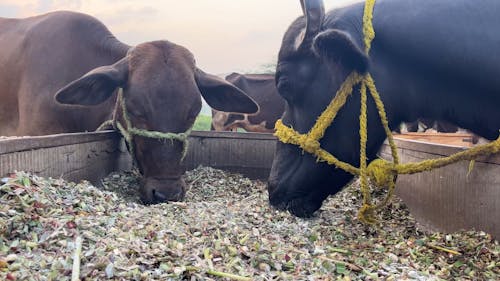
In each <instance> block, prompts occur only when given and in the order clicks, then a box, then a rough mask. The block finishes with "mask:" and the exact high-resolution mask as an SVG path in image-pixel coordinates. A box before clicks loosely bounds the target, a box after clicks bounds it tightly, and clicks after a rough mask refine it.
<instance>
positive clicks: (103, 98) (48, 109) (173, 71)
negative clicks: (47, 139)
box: [0, 12, 258, 203]
mask: <svg viewBox="0 0 500 281" xmlns="http://www.w3.org/2000/svg"><path fill="white" fill-rule="evenodd" d="M119 88H121V89H123V97H124V107H125V108H124V110H125V111H126V112H127V115H128V116H129V117H128V118H126V117H124V113H123V112H124V111H123V108H119V109H118V110H117V111H116V112H117V114H116V121H118V122H120V123H122V124H127V123H128V122H127V121H125V120H124V119H127V120H128V121H129V123H130V125H131V126H132V127H133V128H136V129H140V130H145V131H156V132H162V133H183V132H185V131H187V130H188V129H189V128H190V127H191V126H192V124H193V123H194V120H195V118H196V116H197V115H198V113H199V111H200V109H201V95H203V97H204V98H205V100H206V101H207V102H208V103H209V105H211V106H212V107H215V108H217V109H219V110H227V111H232V110H233V111H237V112H238V111H242V112H248V113H251V112H255V111H257V109H258V108H257V106H256V104H255V103H254V102H253V101H252V100H251V99H250V98H248V97H247V96H246V95H245V94H244V93H243V92H242V91H241V90H239V89H238V88H236V87H234V86H233V85H231V84H229V83H227V82H226V81H224V80H223V79H220V78H218V77H216V76H214V75H210V74H207V73H204V72H203V71H201V70H200V69H198V68H197V67H196V65H195V63H194V58H193V55H192V54H191V53H190V52H189V51H188V50H187V49H185V48H184V47H182V46H179V45H176V44H174V43H172V42H169V41H153V42H146V43H143V44H140V45H137V46H135V47H130V46H128V45H126V44H123V43H121V42H120V41H118V40H117V39H116V38H115V37H114V36H113V35H112V34H111V33H110V32H109V31H108V29H107V28H106V27H105V26H104V25H103V24H102V23H100V22H99V21H98V20H97V19H95V18H93V17H91V16H88V15H84V14H80V13H73V12H53V13H49V14H45V15H40V16H35V17H31V18H26V19H2V18H0V98H1V102H0V135H42V134H53V133H68V132H82V131H94V130H95V129H96V128H97V127H98V126H99V125H100V124H102V123H103V122H104V121H106V120H108V119H110V118H111V116H112V112H113V111H114V109H115V101H116V96H117V94H116V93H117V92H118V89H119ZM126 129H132V128H126ZM131 145H133V146H134V147H135V149H134V152H135V153H134V155H133V157H135V159H136V160H137V163H138V166H139V169H140V171H141V173H142V174H143V176H144V180H143V185H142V188H141V194H140V195H141V198H142V199H143V201H144V202H145V203H156V202H163V201H167V200H180V199H182V198H183V196H184V194H185V184H184V181H183V180H182V178H181V175H182V173H183V170H182V168H181V165H180V162H181V160H182V150H183V144H182V143H181V142H178V141H172V142H165V141H159V140H158V139H154V138H150V137H144V136H137V135H134V136H133V137H132V139H131Z"/></svg>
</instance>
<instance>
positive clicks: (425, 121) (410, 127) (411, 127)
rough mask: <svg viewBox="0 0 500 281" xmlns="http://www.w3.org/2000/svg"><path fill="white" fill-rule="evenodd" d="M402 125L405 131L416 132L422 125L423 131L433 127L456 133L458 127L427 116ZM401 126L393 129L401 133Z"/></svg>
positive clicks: (441, 130)
mask: <svg viewBox="0 0 500 281" xmlns="http://www.w3.org/2000/svg"><path fill="white" fill-rule="evenodd" d="M404 125H405V127H406V131H407V132H418V131H419V129H420V127H422V130H423V131H424V132H425V131H427V130H429V129H433V130H435V131H436V132H439V133H456V132H457V131H458V127H457V126H455V125H453V124H451V123H449V122H446V121H435V120H432V119H429V118H418V119H417V120H416V121H413V122H405V123H404ZM401 127H402V126H399V127H397V128H396V129H395V130H394V131H395V132H397V133H401Z"/></svg>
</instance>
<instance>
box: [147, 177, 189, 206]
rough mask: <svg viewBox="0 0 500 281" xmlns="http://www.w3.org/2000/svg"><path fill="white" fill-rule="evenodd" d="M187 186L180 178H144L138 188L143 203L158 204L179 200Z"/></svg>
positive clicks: (181, 198) (184, 193)
mask: <svg viewBox="0 0 500 281" xmlns="http://www.w3.org/2000/svg"><path fill="white" fill-rule="evenodd" d="M186 191H187V186H186V183H185V182H184V180H183V179H182V178H177V179H156V178H146V179H145V180H144V184H143V185H142V187H141V190H140V197H141V200H142V202H143V203H144V204H158V203H164V202H168V201H181V200H183V199H184V196H185V195H186Z"/></svg>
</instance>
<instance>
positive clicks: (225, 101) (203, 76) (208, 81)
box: [195, 69, 259, 114]
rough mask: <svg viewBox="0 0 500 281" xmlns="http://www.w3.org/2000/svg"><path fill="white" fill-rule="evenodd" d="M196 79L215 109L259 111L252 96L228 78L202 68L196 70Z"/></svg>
mask: <svg viewBox="0 0 500 281" xmlns="http://www.w3.org/2000/svg"><path fill="white" fill-rule="evenodd" d="M195 79H196V84H197V85H198V89H200V92H201V95H202V96H203V98H204V99H205V101H206V102H207V103H208V105H210V107H212V108H213V109H215V110H219V111H225V112H237V113H249V114H252V113H257V112H258V111H259V106H258V105H257V103H256V102H255V101H254V100H253V99H252V98H250V97H249V96H247V95H246V94H245V93H244V92H243V91H242V90H241V89H239V88H238V87H236V86H234V85H233V84H231V83H229V82H227V81H226V80H224V79H222V78H220V77H217V76H215V75H212V74H208V73H205V72H203V71H201V70H200V69H197V70H196V72H195Z"/></svg>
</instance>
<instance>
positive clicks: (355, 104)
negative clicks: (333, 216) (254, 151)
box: [268, 0, 500, 216]
mask: <svg viewBox="0 0 500 281" xmlns="http://www.w3.org/2000/svg"><path fill="white" fill-rule="evenodd" d="M302 4H303V7H304V11H305V15H306V16H305V17H301V18H299V19H297V20H296V21H295V22H294V23H292V25H291V26H290V27H289V29H288V30H287V32H286V33H285V35H284V38H283V42H282V46H281V49H280V54H279V58H278V66H277V74H276V80H277V82H278V83H277V85H278V90H279V93H280V95H282V96H283V97H284V98H285V99H286V100H287V106H286V110H285V113H284V115H283V123H284V124H285V125H288V126H291V127H292V128H294V129H295V130H297V131H299V132H300V133H306V132H308V131H309V129H310V128H311V127H312V126H313V125H314V123H315V121H316V118H317V117H318V116H319V115H320V114H321V113H322V111H323V110H324V109H325V107H326V105H327V104H328V103H329V102H330V101H331V100H332V98H333V95H334V94H335V92H336V91H337V90H338V89H339V87H340V85H341V84H342V82H343V81H344V80H345V78H346V77H347V76H348V75H349V74H350V73H351V72H352V71H354V70H356V71H358V72H360V73H366V72H369V73H370V74H371V75H372V76H373V78H374V80H375V84H376V86H377V88H378V91H379V93H380V95H381V98H382V100H383V102H384V103H385V109H386V111H387V116H388V120H389V126H390V128H391V129H392V130H393V129H394V128H396V127H398V126H399V125H400V124H401V122H407V121H413V120H416V119H417V118H420V117H423V118H430V119H433V120H443V121H448V122H451V123H453V124H456V125H458V126H459V127H461V128H465V129H468V130H470V131H472V132H473V133H475V134H478V135H480V136H482V137H485V138H487V139H490V140H492V139H495V138H497V137H498V135H499V131H498V129H499V128H500V111H499V110H498V107H499V106H500V94H499V93H498V88H499V86H500V80H499V79H497V78H496V77H498V75H500V68H499V67H498V65H499V63H500V52H498V50H497V47H498V46H500V33H498V32H497V28H498V27H500V18H499V17H498V13H499V12H500V2H498V1H495V0H478V1H467V0H440V1H436V0H379V1H377V2H376V4H375V8H374V14H373V26H374V29H375V34H376V35H375V39H374V40H373V42H372V46H371V50H370V53H369V55H368V56H367V55H366V54H365V53H364V48H365V46H364V43H363V34H362V17H363V7H364V3H358V4H353V5H350V6H347V7H344V8H341V9H336V10H333V11H330V12H329V13H327V14H326V15H325V14H324V12H322V11H323V4H322V1H316V0H311V1H307V0H306V1H303V2H302ZM306 22H307V25H308V26H307V28H305V26H306ZM359 108H360V95H359V91H358V90H357V89H355V92H354V94H353V95H352V96H351V97H349V99H348V101H347V103H346V105H345V106H344V108H343V109H341V110H340V112H339V115H338V116H337V118H336V119H335V120H334V122H333V124H332V125H330V127H329V128H328V129H327V131H326V133H325V136H324V137H323V139H322V140H321V146H322V147H323V148H324V149H326V150H327V151H329V152H330V153H332V154H333V155H335V156H336V157H338V158H339V159H340V160H342V161H346V162H349V163H351V164H353V165H355V166H359V149H360V148H359V123H358V122H359ZM384 139H385V133H384V130H383V128H382V126H381V125H380V121H379V117H378V114H377V110H376V108H375V105H374V103H373V102H372V101H371V100H369V102H368V143H367V156H368V159H369V161H372V160H374V159H376V158H377V156H376V153H377V152H378V150H379V149H380V147H381V145H382V143H383V141H384ZM352 178H353V176H352V175H350V174H348V173H347V172H344V171H343V170H340V169H337V168H335V167H333V166H329V165H327V164H325V163H317V162H316V158H315V157H313V156H312V155H309V154H308V153H302V152H301V151H300V149H299V148H298V147H297V146H294V145H288V144H283V143H279V144H278V146H277V152H276V155H275V159H274V162H273V167H272V171H271V175H270V178H269V183H268V190H269V196H270V202H271V204H273V205H274V206H277V207H279V208H283V209H288V210H289V211H290V212H292V213H294V214H296V215H298V216H308V215H311V214H312V213H313V212H314V211H316V210H317V209H318V208H320V206H321V203H322V201H323V200H324V199H325V198H326V197H327V196H328V195H330V194H335V193H337V192H338V191H340V190H341V189H342V187H343V186H344V185H345V184H347V183H348V182H349V181H350V180H351V179H352Z"/></svg>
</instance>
